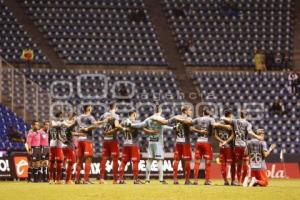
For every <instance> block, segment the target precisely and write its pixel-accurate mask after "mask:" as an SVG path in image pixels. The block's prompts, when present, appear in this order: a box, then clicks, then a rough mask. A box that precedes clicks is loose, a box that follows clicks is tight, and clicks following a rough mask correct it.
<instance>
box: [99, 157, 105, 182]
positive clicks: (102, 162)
mask: <svg viewBox="0 0 300 200" xmlns="http://www.w3.org/2000/svg"><path fill="white" fill-rule="evenodd" d="M106 161H107V158H106V157H105V156H103V157H102V160H101V164H100V168H101V169H100V179H104V176H105V170H106Z"/></svg>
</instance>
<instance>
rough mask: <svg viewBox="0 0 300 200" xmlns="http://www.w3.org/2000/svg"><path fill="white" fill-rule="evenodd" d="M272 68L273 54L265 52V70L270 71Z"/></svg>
mask: <svg viewBox="0 0 300 200" xmlns="http://www.w3.org/2000/svg"><path fill="white" fill-rule="evenodd" d="M273 67H274V53H273V52H272V51H267V52H266V68H267V69H272V68H273Z"/></svg>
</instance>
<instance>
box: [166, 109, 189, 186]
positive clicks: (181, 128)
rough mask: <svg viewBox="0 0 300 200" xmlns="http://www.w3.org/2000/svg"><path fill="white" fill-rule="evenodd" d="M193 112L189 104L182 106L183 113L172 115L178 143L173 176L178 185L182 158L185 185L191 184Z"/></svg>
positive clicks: (171, 120)
mask: <svg viewBox="0 0 300 200" xmlns="http://www.w3.org/2000/svg"><path fill="white" fill-rule="evenodd" d="M192 114H193V111H192V108H191V107H190V106H188V105H184V106H182V108H181V115H176V116H174V117H172V118H171V119H170V120H169V122H170V123H171V124H175V127H174V129H175V132H176V136H177V137H176V144H175V151H174V163H173V176H174V184H175V185H178V184H179V182H178V178H177V177H178V164H179V161H180V160H181V159H183V160H184V172H185V173H184V175H185V185H190V184H191V182H190V171H191V166H190V161H191V159H192V149H191V141H190V136H191V131H190V127H191V126H192V125H193V120H192V118H190V116H191V115H192Z"/></svg>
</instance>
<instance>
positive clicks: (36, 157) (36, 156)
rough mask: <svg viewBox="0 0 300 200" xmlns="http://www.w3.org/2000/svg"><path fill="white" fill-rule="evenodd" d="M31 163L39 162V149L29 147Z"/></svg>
mask: <svg viewBox="0 0 300 200" xmlns="http://www.w3.org/2000/svg"><path fill="white" fill-rule="evenodd" d="M31 149H32V154H31V156H30V157H31V161H40V160H41V147H31Z"/></svg>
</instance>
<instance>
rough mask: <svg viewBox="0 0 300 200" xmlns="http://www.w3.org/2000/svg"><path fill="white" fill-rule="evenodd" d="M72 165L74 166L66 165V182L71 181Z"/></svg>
mask: <svg viewBox="0 0 300 200" xmlns="http://www.w3.org/2000/svg"><path fill="white" fill-rule="evenodd" d="M73 165H74V163H68V167H67V175H66V182H68V181H70V180H71V176H72V169H73Z"/></svg>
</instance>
